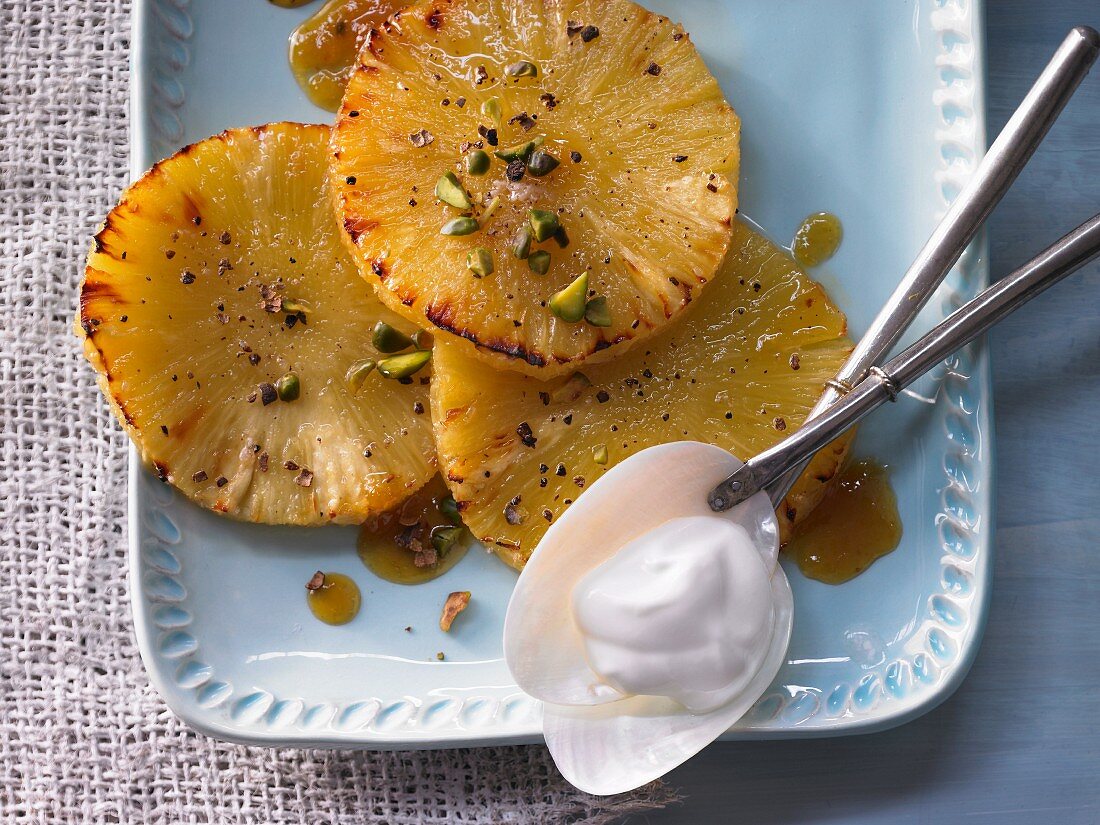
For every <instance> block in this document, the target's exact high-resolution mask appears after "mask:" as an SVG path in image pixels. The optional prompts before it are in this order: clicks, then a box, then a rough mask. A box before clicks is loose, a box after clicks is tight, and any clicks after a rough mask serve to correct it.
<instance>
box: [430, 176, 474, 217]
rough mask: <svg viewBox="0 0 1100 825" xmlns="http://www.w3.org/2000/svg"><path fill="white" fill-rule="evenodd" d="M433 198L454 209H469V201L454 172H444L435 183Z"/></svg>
mask: <svg viewBox="0 0 1100 825" xmlns="http://www.w3.org/2000/svg"><path fill="white" fill-rule="evenodd" d="M435 196H436V197H437V198H439V199H440V200H441V201H443V202H444V203H445V204H447V205H449V206H453V207H454V208H455V209H469V208H470V199H469V198H468V197H467V196H466V190H465V189H463V188H462V182H461V181H459V179H458V176H457V175H456V174H455V173H454V172H444V173H443V175H442V176H441V177H440V178H439V180H438V181H436V183H435Z"/></svg>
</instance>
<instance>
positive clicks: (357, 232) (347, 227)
mask: <svg viewBox="0 0 1100 825" xmlns="http://www.w3.org/2000/svg"><path fill="white" fill-rule="evenodd" d="M377 228H378V221H370V220H367V219H366V218H362V217H354V216H349V217H347V218H344V231H345V232H347V233H348V237H349V238H351V242H352V243H353V244H356V245H358V243H359V239H360V238H361V237H362V236H363V235H365V234H366V233H367V232H370V231H371V230H372V229H377Z"/></svg>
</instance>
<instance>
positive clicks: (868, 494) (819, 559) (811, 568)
mask: <svg viewBox="0 0 1100 825" xmlns="http://www.w3.org/2000/svg"><path fill="white" fill-rule="evenodd" d="M900 541H901V517H900V516H899V515H898V501H897V497H896V496H895V495H894V490H893V488H892V487H891V486H890V479H889V475H888V473H887V471H886V468H885V467H883V466H882V465H881V464H878V463H876V462H874V461H871V460H868V459H863V460H860V461H855V462H852V463H851V464H849V465H848V466H847V467H845V468H844V469H843V470H841V473H840V478H839V479H837V483H835V484H834V485H833V486H832V487H831V488H830V489H829V491H828V492H827V493H826V494H825V497H824V498H823V499H822V501H821V503H820V504H818V505H817V507H815V508H814V511H813V512H812V513H811V514H810V515H809V516H808V517H807V518H806V520H805V521H803V522H802V523H801V524H799V525H798V526H797V527H796V528H795V531H794V536H793V537H792V538H791V540H790V541H789V542H788V543H787V544H786V546H785V547H784V551H785V552H786V553H787V554H788V555H789V556H790V558H792V559H794V560H795V562H797V564H798V567H799V569H800V570H801V571H802V572H803V573H804V574H805V575H806V576H807V577H808V578H811V579H816V580H817V581H820V582H825V583H826V584H841V583H843V582H846V581H848V580H850V579H853V578H855V577H856V576H858V575H859V574H860V573H862V572H863V571H864V570H866V569H867V568H868V567H870V566H871V564H872V563H873V562H874V561H875V560H876V559H879V558H881V557H883V556H885V555H886V554H887V553H889V552H890V551H892V550H894V549H895V548H896V547H897V546H898V543H899V542H900Z"/></svg>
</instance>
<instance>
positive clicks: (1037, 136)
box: [768, 26, 1100, 506]
mask: <svg viewBox="0 0 1100 825" xmlns="http://www.w3.org/2000/svg"><path fill="white" fill-rule="evenodd" d="M1097 54H1100V34H1097V32H1096V31H1095V30H1094V29H1091V28H1089V27H1088V26H1078V27H1077V28H1075V29H1071V30H1070V32H1069V34H1068V35H1066V38H1065V39H1064V40H1063V41H1062V44H1061V45H1060V46H1059V47H1058V50H1057V51H1056V52H1055V53H1054V56H1053V57H1051V59H1050V62H1049V63H1048V64H1047V66H1046V68H1045V69H1043V72H1042V74H1040V75H1039V78H1038V79H1037V80H1036V81H1035V83H1034V85H1032V87H1031V90H1030V91H1029V92H1028V93H1027V96H1026V97H1024V99H1023V101H1022V102H1021V103H1020V105H1019V107H1018V108H1017V109H1016V111H1015V113H1014V114H1013V115H1012V117H1011V118H1009V120H1008V123H1006V124H1005V127H1004V129H1002V130H1001V133H1000V134H999V135H998V136H997V139H996V140H995V141H994V142H993V145H992V146H990V147H989V151H988V152H986V154H985V157H983V158H982V160H981V163H979V164H978V167H977V168H976V169H975V170H974V173H973V174H972V175H971V176H970V179H969V180H968V181H967V183H966V185H965V186H964V187H963V189H962V191H960V192H959V194H958V196H956V198H955V199H954V201H952V203H951V206H950V208H949V209H948V210H947V213H946V214H945V215H944V216H943V220H941V221H940V223H939V225H938V226H937V227H936V229H935V230H934V231H933V232H932V235H931V237H930V238H929V239H928V242H927V243H925V245H924V247H923V248H922V249H921V251H920V252H919V253H918V254H917V257H916V259H915V260H914V261H913V263H912V265H911V266H910V267H909V269H908V271H907V272H906V273H905V275H904V277H903V278H902V280H901V282H900V283H899V284H898V286H897V288H896V289H895V290H894V293H893V295H891V296H890V298H889V300H888V301H887V302H886V304H885V305H884V306H883V307H882V309H881V310H880V311H879V313H878V315H877V316H876V317H875V319H874V321H872V322H871V326H870V327H869V328H868V329H867V332H866V333H865V334H864V336H863V338H862V339H860V342H859V343H858V344H857V345H856V346H855V348H854V349H853V350H852V354H851V355H850V356H849V357H848V360H847V362H845V364H844V366H843V367H841V369H840V372H838V373H837V375H836V378H835V379H834V382H835V385H833V386H828V387H826V389H825V392H824V393H823V394H822V396H821V398H820V399H819V400H818V402H817V404H816V405H815V406H814V408H813V410H811V411H810V415H809V417H810V418H814V417H815V416H817V415H819V414H820V413H821V412H822V411H823V410H825V409H827V408H828V407H829V406H830V405H831V404H833V403H834V402H835V401H836V400H837V399H838V398H839V397H840V396H841V393H840V392H839V391H838V389H837V388H838V387H848V386H854V385H855V384H858V383H859V382H860V380H862V378H863V376H864V375H866V374H867V370H869V369H870V368H871V367H872V366H874V365H875V364H877V363H879V361H881V360H882V358H884V357H885V356H886V354H887V353H888V352H889V350H890V348H891V347H893V346H894V344H896V343H897V342H898V339H899V338H901V336H902V335H903V334H904V333H905V331H906V330H907V329H908V328H909V326H910V325H911V324H912V323H913V320H914V319H915V318H916V317H917V313H919V312H920V310H921V308H922V307H923V306H924V305H925V303H927V301H928V299H929V298H931V297H932V294H933V293H934V292H935V291H936V288H937V287H938V286H939V285H940V283H941V282H942V281H943V279H944V277H946V275H947V273H948V272H949V271H950V270H951V267H952V266H954V265H955V262H956V261H958V259H959V257H960V256H961V255H962V253H963V250H965V249H966V246H967V244H969V243H970V241H971V240H973V238H974V235H975V234H976V233H977V231H978V228H979V227H980V226H981V225H982V222H983V221H985V219H986V218H987V217H988V216H989V213H990V212H992V211H993V208H994V207H995V206H996V205H997V204H998V203H1000V201H1001V198H1002V197H1004V194H1005V192H1007V191H1008V189H1009V187H1010V186H1012V183H1013V181H1015V180H1016V177H1017V176H1018V175H1019V174H1020V170H1021V169H1023V168H1024V166H1025V165H1026V164H1027V162H1028V160H1030V158H1031V156H1032V155H1033V154H1034V153H1035V149H1036V148H1037V147H1038V146H1039V144H1040V143H1041V142H1042V140H1043V137H1044V136H1045V135H1046V133H1047V132H1048V131H1049V130H1050V127H1051V125H1052V124H1053V123H1054V121H1055V120H1057V119H1058V115H1059V114H1060V113H1061V111H1062V109H1063V108H1065V105H1066V103H1067V102H1068V101H1069V99H1070V97H1072V96H1073V93H1074V92H1075V91H1076V90H1077V87H1078V86H1079V85H1080V83H1081V81H1082V80H1084V78H1085V75H1087V74H1088V72H1089V69H1090V68H1091V67H1092V64H1093V63H1094V62H1095V61H1096V57H1097ZM801 469H802V468H799V469H798V470H797V471H793V470H792V472H791V474H790V475H788V476H787V477H785V478H783V479H782V480H780V483H777V484H775V485H774V486H772V487H771V488H770V489H769V491H768V492H769V494H770V495H771V499H772V503H773V504H774V505H776V506H778V505H779V502H780V501H782V500H783V497H784V496H786V495H787V492H788V491H789V490H790V488H791V486H792V485H793V484H794V482H795V480H796V479H797V478H798V475H799V473H800V472H801Z"/></svg>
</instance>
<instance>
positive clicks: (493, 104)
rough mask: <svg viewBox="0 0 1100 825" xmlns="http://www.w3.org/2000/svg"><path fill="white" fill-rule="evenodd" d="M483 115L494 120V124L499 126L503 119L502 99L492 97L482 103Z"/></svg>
mask: <svg viewBox="0 0 1100 825" xmlns="http://www.w3.org/2000/svg"><path fill="white" fill-rule="evenodd" d="M481 113H482V114H483V115H485V117H488V118H492V120H493V122H494V123H495V124H496V125H497V126H499V125H500V117H501V109H500V98H496V97H491V98H489V99H488V100H486V101H485V102H484V103H482V104H481Z"/></svg>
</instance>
